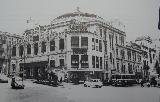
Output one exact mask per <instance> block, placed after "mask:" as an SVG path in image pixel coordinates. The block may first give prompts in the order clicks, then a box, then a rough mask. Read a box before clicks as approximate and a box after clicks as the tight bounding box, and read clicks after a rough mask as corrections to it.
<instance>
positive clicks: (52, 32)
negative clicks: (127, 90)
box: [11, 10, 126, 80]
mask: <svg viewBox="0 0 160 102" xmlns="http://www.w3.org/2000/svg"><path fill="white" fill-rule="evenodd" d="M23 37H24V38H23V41H22V42H20V43H19V44H17V45H12V51H13V53H12V61H11V63H12V68H11V69H14V68H15V67H16V70H17V71H24V72H25V76H26V77H27V78H36V77H37V76H38V75H39V74H41V75H43V74H44V73H45V72H47V71H54V72H57V73H58V72H59V75H60V76H63V74H62V73H64V74H66V75H67V76H68V77H69V78H70V79H75V78H79V79H80V80H87V79H88V78H91V77H92V78H108V77H110V75H111V72H112V71H113V70H115V69H117V65H118V63H120V61H118V60H117V58H116V51H117V49H118V52H119V51H120V52H119V55H120V54H122V53H123V50H124V49H125V42H126V41H125V40H126V34H125V32H124V31H123V30H121V29H118V28H115V27H113V26H111V25H110V24H109V23H107V22H106V21H105V20H104V19H103V18H101V17H99V16H97V15H95V14H89V13H83V12H80V11H79V10H77V11H76V12H73V13H67V14H64V15H61V16H59V17H57V18H55V19H53V20H52V21H51V24H49V25H46V26H37V27H34V28H32V29H27V30H26V31H25V32H24V34H23ZM121 66H122V65H121V64H119V70H120V72H124V70H125V69H124V67H125V66H124V65H123V68H121ZM122 69H123V71H121V70H122ZM13 71H14V70H13ZM124 73H125V72H124ZM63 78H64V76H63Z"/></svg>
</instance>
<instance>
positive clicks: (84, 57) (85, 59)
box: [81, 55, 89, 68]
mask: <svg viewBox="0 0 160 102" xmlns="http://www.w3.org/2000/svg"><path fill="white" fill-rule="evenodd" d="M88 67H89V65H88V55H81V68H88Z"/></svg>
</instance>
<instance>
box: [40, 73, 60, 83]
mask: <svg viewBox="0 0 160 102" xmlns="http://www.w3.org/2000/svg"><path fill="white" fill-rule="evenodd" d="M41 80H49V81H54V82H57V81H58V76H57V75H56V74H55V73H54V72H53V71H51V72H45V73H43V74H42V73H38V76H37V81H41Z"/></svg>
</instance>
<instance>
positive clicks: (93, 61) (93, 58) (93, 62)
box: [92, 56, 95, 68]
mask: <svg viewBox="0 0 160 102" xmlns="http://www.w3.org/2000/svg"><path fill="white" fill-rule="evenodd" d="M92 66H93V68H95V56H92Z"/></svg>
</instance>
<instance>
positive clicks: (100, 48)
mask: <svg viewBox="0 0 160 102" xmlns="http://www.w3.org/2000/svg"><path fill="white" fill-rule="evenodd" d="M99 51H100V52H102V40H99Z"/></svg>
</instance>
